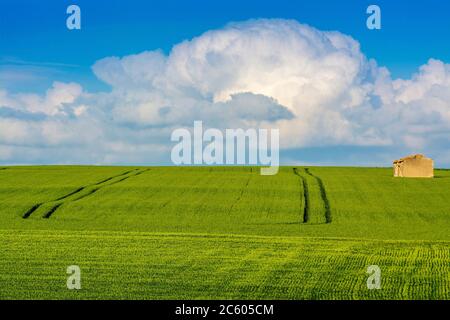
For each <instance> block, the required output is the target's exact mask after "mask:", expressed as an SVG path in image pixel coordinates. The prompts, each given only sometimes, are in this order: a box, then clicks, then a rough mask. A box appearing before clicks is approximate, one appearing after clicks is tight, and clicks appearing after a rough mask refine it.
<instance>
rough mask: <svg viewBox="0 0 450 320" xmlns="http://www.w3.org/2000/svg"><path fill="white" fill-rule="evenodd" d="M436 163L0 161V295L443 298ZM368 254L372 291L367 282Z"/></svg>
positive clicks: (441, 189)
mask: <svg viewBox="0 0 450 320" xmlns="http://www.w3.org/2000/svg"><path fill="white" fill-rule="evenodd" d="M436 175H437V177H436V178H435V179H394V178H392V173H391V170H390V169H383V168H331V167H327V168H325V167H310V168H303V167H298V168H292V167H283V168H280V172H279V174H278V175H276V176H261V175H259V170H258V168H251V167H214V168H211V167H184V168H179V167H175V168H161V167H151V168H140V167H66V166H61V167H8V170H1V171H0V243H2V246H1V247H0V256H1V257H2V259H0V298H1V299H44V298H48V299H59V298H64V299H99V298H103V299H130V298H133V299H214V298H216V299H219V298H220V299H232V298H239V299H449V298H450V293H449V291H450V277H449V274H450V272H449V271H450V270H449V269H450V267H449V266H450V247H449V244H450V232H449V231H450V213H449V208H450V197H449V190H450V188H449V187H450V171H444V170H437V171H436ZM32 209H33V210H32ZM73 264H75V265H79V266H80V268H81V270H82V290H79V291H71V290H68V289H67V288H66V279H67V276H68V275H67V274H66V272H65V271H66V268H67V266H69V265H73ZM373 264H376V265H379V266H380V268H381V270H382V289H380V290H368V289H367V287H366V280H367V277H368V275H367V274H366V270H367V267H368V266H369V265H373Z"/></svg>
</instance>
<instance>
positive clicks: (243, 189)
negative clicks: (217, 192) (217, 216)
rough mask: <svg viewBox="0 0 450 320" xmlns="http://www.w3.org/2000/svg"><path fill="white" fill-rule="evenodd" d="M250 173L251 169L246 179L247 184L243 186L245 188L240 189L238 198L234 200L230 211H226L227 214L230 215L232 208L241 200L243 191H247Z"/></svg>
mask: <svg viewBox="0 0 450 320" xmlns="http://www.w3.org/2000/svg"><path fill="white" fill-rule="evenodd" d="M252 173H253V169H252V168H250V175H249V177H248V179H247V183H246V184H245V186H244V187H243V188H242V190H241V193H240V194H239V196H238V197H237V198H236V200H235V201H234V202H233V204H232V205H231V207H230V209H229V210H228V214H230V213H231V212H232V211H233V208H234V206H235V205H236V204H237V203H238V202H239V201H240V200H241V199H242V196H243V195H244V192H245V190H246V189H247V187H248V185H249V183H250V180H251V178H252Z"/></svg>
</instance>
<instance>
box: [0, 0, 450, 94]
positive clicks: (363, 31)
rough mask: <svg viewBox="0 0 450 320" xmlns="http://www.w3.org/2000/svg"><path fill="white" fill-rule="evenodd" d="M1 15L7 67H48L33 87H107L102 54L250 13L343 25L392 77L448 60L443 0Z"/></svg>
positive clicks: (58, 6) (10, 4)
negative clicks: (96, 71)
mask: <svg viewBox="0 0 450 320" xmlns="http://www.w3.org/2000/svg"><path fill="white" fill-rule="evenodd" d="M73 3H74V4H78V5H79V6H80V7H81V9H82V23H83V27H82V30H81V31H80V32H70V31H68V30H67V28H66V27H65V19H66V15H65V10H66V8H67V6H68V5H69V4H73ZM373 3H376V4H378V5H379V6H380V7H381V8H382V24H383V28H382V30H380V31H370V30H368V29H367V28H366V27H365V20H366V17H367V15H366V14H365V10H366V8H367V6H368V5H369V4H373ZM0 12H1V15H2V19H1V20H0V33H1V42H0V56H1V57H2V58H3V62H2V65H5V64H8V65H9V64H11V63H10V60H11V59H17V60H21V61H24V62H33V63H43V64H44V66H45V67H47V68H48V69H50V70H47V72H49V75H50V77H49V79H47V81H44V82H43V81H38V82H37V83H23V85H28V87H27V89H29V90H39V89H42V88H43V87H45V86H48V84H49V83H51V81H53V80H55V79H59V80H64V81H67V80H69V79H68V78H71V79H73V80H76V81H82V82H83V83H85V84H86V85H87V86H88V87H89V88H91V89H92V90H97V89H104V86H102V85H101V83H99V82H98V81H96V78H95V77H94V76H93V75H92V72H91V71H90V67H91V66H92V65H93V63H94V62H95V61H96V60H98V59H100V58H103V57H106V56H125V55H129V54H133V53H139V52H141V51H144V50H154V49H158V48H161V49H163V50H164V51H165V52H169V51H170V49H171V48H172V46H173V45H174V44H176V43H178V42H180V41H182V40H185V39H190V38H192V37H195V36H198V35H200V34H202V33H203V32H205V31H207V30H210V29H217V28H220V27H222V26H224V25H225V24H226V23H228V22H230V21H243V20H247V19H252V18H286V19H296V20H298V21H300V22H301V23H306V24H309V25H312V26H314V27H316V28H318V29H320V30H339V31H340V32H343V33H345V34H348V35H351V36H353V37H354V38H355V39H357V40H358V41H359V42H360V43H361V46H362V51H363V52H364V53H365V54H366V55H367V56H368V57H370V58H374V59H376V60H377V62H378V63H379V64H380V65H385V66H387V67H388V68H389V70H390V71H391V72H392V74H393V76H394V77H409V76H410V75H411V74H412V73H413V72H415V71H416V69H417V67H418V66H420V65H422V64H424V63H426V61H427V60H428V59H429V58H430V57H433V58H436V59H440V60H443V61H450V41H448V33H449V30H450V19H449V18H448V15H449V14H450V3H449V2H448V1H442V0H428V1H405V0H396V1H392V0H389V1H381V0H380V1H365V0H345V1H334V0H331V1H330V0H322V1H320V0H317V1H302V0H299V1H292V0H290V1H286V0H277V1H273V0H272V1H268V0H257V1H255V0H246V1H243V0H238V1H236V0H228V1H200V0H190V1H173V0H171V1H142V0H141V1H137V0H127V1H117V0H96V1H90V0H76V1H63V0H61V1H49V0H47V1H33V0H3V1H2V2H1V4H0ZM5 60H6V61H5ZM47 64H50V65H47ZM52 64H56V65H52ZM57 64H61V66H58V65H57ZM65 64H67V65H70V66H67V67H64V66H63V65H65ZM55 69H56V70H55ZM6 85H7V86H8V84H6ZM11 89H12V90H22V89H24V88H23V87H20V88H15V87H13V86H12V87H11Z"/></svg>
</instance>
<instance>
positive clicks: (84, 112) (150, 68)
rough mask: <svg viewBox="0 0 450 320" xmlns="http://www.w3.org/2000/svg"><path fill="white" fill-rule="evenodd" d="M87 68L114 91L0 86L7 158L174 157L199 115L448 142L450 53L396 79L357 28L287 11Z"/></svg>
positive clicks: (369, 140) (215, 122)
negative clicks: (334, 26) (173, 140)
mask: <svg viewBox="0 0 450 320" xmlns="http://www.w3.org/2000/svg"><path fill="white" fill-rule="evenodd" d="M92 70H93V72H94V74H95V75H96V76H97V77H98V78H99V79H100V80H102V81H104V82H105V83H107V84H108V85H110V87H111V90H110V91H109V92H102V93H95V94H92V93H89V92H86V91H85V90H83V88H82V87H81V86H80V85H79V84H76V83H55V84H54V85H53V87H52V88H50V89H49V90H48V91H47V92H46V93H44V94H43V95H36V94H27V93H21V94H9V93H8V92H7V91H6V90H1V89H0V149H2V152H1V154H2V159H8V157H9V159H10V161H11V162H23V161H22V158H21V157H24V159H25V158H26V159H29V157H27V152H29V153H30V154H32V155H33V156H35V159H41V158H42V157H43V156H42V154H48V152H49V148H51V152H53V156H54V159H57V161H63V162H71V161H73V162H77V161H78V160H77V159H79V157H75V156H74V155H73V152H70V151H67V152H65V151H64V150H70V148H68V149H67V146H73V147H72V148H76V150H78V152H79V153H81V154H84V155H85V158H84V159H85V161H87V162H95V163H110V162H130V161H131V162H135V163H136V162H139V163H145V162H148V163H154V162H168V161H169V156H168V154H169V153H170V133H171V131H172V130H173V129H174V128H177V127H180V126H184V127H186V126H188V127H191V126H192V124H193V121H194V120H203V121H204V123H205V125H206V126H213V127H218V128H237V127H242V128H245V127H264V128H279V129H280V134H281V136H280V143H281V146H282V148H284V149H295V148H304V147H317V146H322V147H327V146H339V145H345V146H364V147H367V146H377V147H380V146H385V147H391V148H398V149H401V150H405V152H406V151H411V152H430V153H432V155H435V156H438V155H439V153H440V152H441V153H442V155H443V154H444V153H443V152H444V150H442V149H443V148H446V147H447V146H448V145H449V144H450V143H449V138H448V135H449V133H450V65H449V64H445V63H444V62H442V61H438V60H433V59H430V60H429V61H428V63H426V64H425V65H423V66H422V67H420V69H419V70H418V72H417V73H416V74H415V75H414V76H413V77H412V78H411V79H392V78H391V75H390V73H389V70H388V69H386V68H384V67H380V66H378V65H377V63H376V62H375V61H374V60H371V59H368V58H367V57H366V56H365V55H364V54H363V53H362V52H361V50H360V46H359V43H358V42H357V41H356V40H354V39H353V38H351V37H349V36H347V35H344V34H342V33H339V32H336V31H333V32H329V31H320V30H317V29H315V28H313V27H310V26H307V25H302V24H300V23H298V22H296V21H292V20H251V21H247V22H241V23H232V24H229V25H227V26H226V27H224V28H222V29H219V30H212V31H208V32H206V33H204V34H202V35H200V36H199V37H196V38H194V39H191V40H187V41H183V42H181V43H179V44H177V45H175V46H174V47H173V49H172V50H171V52H170V54H168V55H165V54H164V53H163V52H162V51H149V52H142V53H139V54H135V55H129V56H125V57H122V58H120V57H106V58H104V59H101V60H99V61H97V62H96V63H95V64H94V65H93V67H92ZM24 146H27V147H28V148H27V149H23V147H24ZM15 148H17V150H15ZM27 150H33V152H31V151H27ZM40 150H41V151H40ZM155 150H157V151H155ZM440 150H441V151H440ZM16 151H17V152H16ZM443 158H445V157H444V156H443ZM73 159H74V160H73ZM3 161H5V160H3ZM48 162H53V161H52V159H49V160H48Z"/></svg>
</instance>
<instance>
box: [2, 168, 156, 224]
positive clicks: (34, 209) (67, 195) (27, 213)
mask: <svg viewBox="0 0 450 320" xmlns="http://www.w3.org/2000/svg"><path fill="white" fill-rule="evenodd" d="M4 169H8V168H4ZM0 170H1V169H0ZM138 170H139V169H133V170H129V171H126V172H124V173H121V174H118V175H115V176H112V177H108V178H106V179H103V180H101V181H99V182H96V183H93V184H89V185H86V186H83V187H79V188H78V189H76V190H74V191H72V192H70V193H68V194H66V195H63V196H61V197H59V198H57V199H55V200H51V201H47V202H42V203H38V204H35V205H34V206H32V207H31V208H30V209H28V210H27V211H26V212H25V213H24V214H23V215H22V218H23V219H27V218H29V217H30V216H31V214H33V212H35V211H36V210H37V209H39V208H40V207H41V206H42V205H43V204H45V203H51V202H56V201H61V200H64V199H67V198H68V197H71V196H73V195H76V194H77V193H80V192H82V191H83V190H85V189H86V188H88V187H91V186H97V185H100V184H102V183H105V182H108V181H110V180H112V179H115V178H118V177H121V176H124V175H127V174H129V173H131V172H133V171H138ZM148 170H150V169H147V170H143V171H140V172H139V173H138V174H140V173H143V172H145V171H148ZM138 174H136V175H138ZM123 180H124V179H122V180H120V181H123ZM120 181H118V182H120ZM60 205H62V203H61V204H60ZM60 205H59V206H60ZM59 206H56V209H55V210H53V209H54V208H55V207H53V208H52V209H50V210H49V211H48V212H47V213H46V214H45V215H44V216H43V217H44V218H49V217H50V216H51V215H52V214H53V213H54V211H56V210H57V209H58V208H59ZM52 210H53V211H52ZM49 212H50V215H49Z"/></svg>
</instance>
